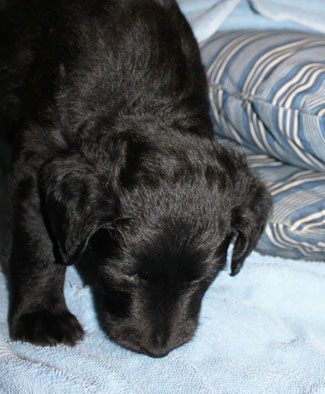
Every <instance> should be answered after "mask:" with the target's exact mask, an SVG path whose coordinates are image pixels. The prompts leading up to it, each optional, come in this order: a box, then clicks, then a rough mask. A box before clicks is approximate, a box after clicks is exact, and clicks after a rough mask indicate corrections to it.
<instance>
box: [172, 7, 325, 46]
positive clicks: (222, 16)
mask: <svg viewBox="0 0 325 394" xmlns="http://www.w3.org/2000/svg"><path fill="white" fill-rule="evenodd" d="M178 3H179V5H180V7H181V9H182V11H183V12H184V14H185V15H186V17H187V18H188V20H189V21H190V23H191V25H192V27H193V30H194V33H195V36H196V38H197V39H198V41H199V42H202V41H204V40H205V39H207V38H209V37H210V36H211V35H212V34H213V33H215V32H216V31H217V30H234V29H235V30H236V29H237V30H238V29H296V30H305V31H313V30H314V31H318V32H321V33H325V0H308V1H306V0H178Z"/></svg>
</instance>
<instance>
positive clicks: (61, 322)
mask: <svg viewBox="0 0 325 394" xmlns="http://www.w3.org/2000/svg"><path fill="white" fill-rule="evenodd" d="M83 336H84V331H83V329H82V327H81V325H80V323H79V322H78V320H77V319H76V318H75V316H73V315H72V314H71V313H70V312H69V311H67V310H63V311H58V312H48V311H44V310H43V311H36V312H31V313H26V314H24V315H22V316H20V317H19V319H18V320H17V321H16V322H15V324H14V325H13V326H12V330H11V337H12V339H14V340H17V341H27V342H31V343H33V344H35V345H41V346H55V345H58V344H61V343H63V344H66V345H69V346H74V345H75V344H76V343H77V342H78V341H80V340H81V339H82V338H83Z"/></svg>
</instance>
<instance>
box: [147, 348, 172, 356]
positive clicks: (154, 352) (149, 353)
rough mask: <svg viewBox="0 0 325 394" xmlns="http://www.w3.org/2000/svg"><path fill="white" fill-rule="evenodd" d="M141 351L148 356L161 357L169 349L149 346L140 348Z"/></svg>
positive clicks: (165, 354)
mask: <svg viewBox="0 0 325 394" xmlns="http://www.w3.org/2000/svg"><path fill="white" fill-rule="evenodd" d="M141 350H142V352H143V353H144V354H146V355H147V356H149V357H154V358H162V357H165V356H167V354H168V353H169V352H170V350H166V349H157V348H150V349H147V348H145V347H142V348H141Z"/></svg>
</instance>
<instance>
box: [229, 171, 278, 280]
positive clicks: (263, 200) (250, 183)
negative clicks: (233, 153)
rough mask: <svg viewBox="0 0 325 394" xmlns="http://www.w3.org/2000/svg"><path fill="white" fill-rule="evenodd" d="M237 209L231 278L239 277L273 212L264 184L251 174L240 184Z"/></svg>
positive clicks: (234, 216)
mask: <svg viewBox="0 0 325 394" xmlns="http://www.w3.org/2000/svg"><path fill="white" fill-rule="evenodd" d="M239 184H240V188H238V192H237V195H238V196H239V201H237V204H236V207H235V208H234V209H233V210H232V228H233V230H234V231H235V232H236V233H237V238H236V240H235V244H234V249H233V255H232V262H231V276H234V275H237V274H238V272H239V271H240V269H241V267H242V266H243V264H244V261H245V259H246V257H247V256H248V255H249V254H250V253H251V252H252V250H253V249H254V248H255V246H256V244H257V242H258V240H259V238H260V236H261V234H262V232H263V230H264V228H265V225H266V222H267V219H268V216H269V214H270V211H271V206H272V201H271V196H270V194H269V192H268V191H267V189H266V187H265V186H264V184H263V183H262V182H261V181H260V180H259V179H258V178H256V177H254V176H252V175H251V174H250V173H249V172H248V173H247V174H245V176H244V177H243V179H242V181H241V182H239Z"/></svg>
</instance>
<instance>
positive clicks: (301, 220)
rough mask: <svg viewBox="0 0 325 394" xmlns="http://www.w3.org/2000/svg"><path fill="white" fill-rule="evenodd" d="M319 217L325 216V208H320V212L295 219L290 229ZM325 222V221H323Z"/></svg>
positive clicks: (293, 229)
mask: <svg viewBox="0 0 325 394" xmlns="http://www.w3.org/2000/svg"><path fill="white" fill-rule="evenodd" d="M320 217H324V218H325V210H322V211H320V212H317V213H314V214H313V215H310V216H307V217H305V218H302V219H300V220H297V221H296V222H295V223H293V224H292V226H290V230H291V231H295V230H297V228H298V227H300V226H301V225H302V224H304V223H307V222H309V221H310V220H314V219H318V218H320ZM323 224H325V221H324V222H323Z"/></svg>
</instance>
